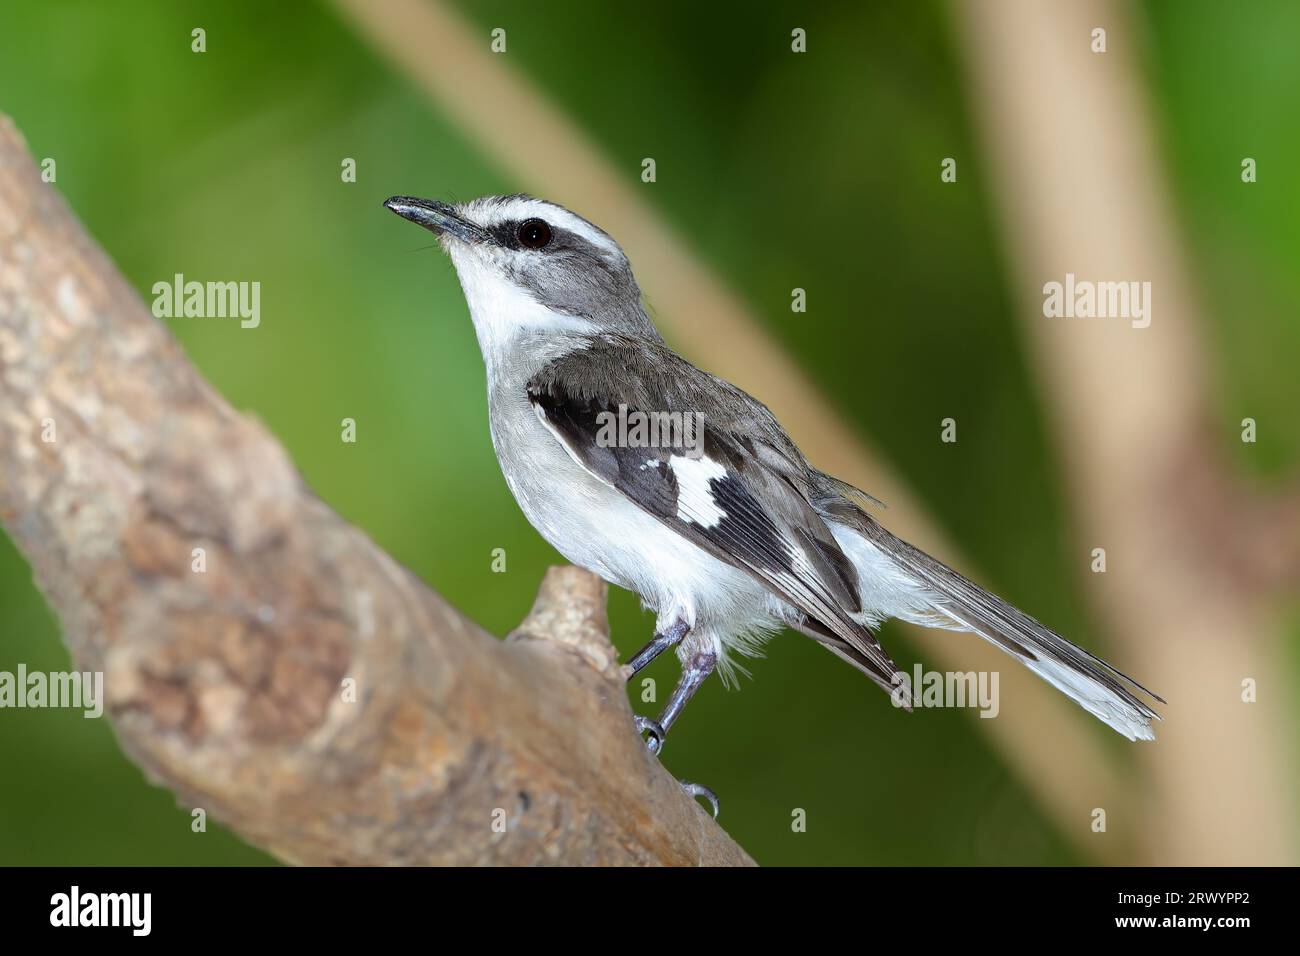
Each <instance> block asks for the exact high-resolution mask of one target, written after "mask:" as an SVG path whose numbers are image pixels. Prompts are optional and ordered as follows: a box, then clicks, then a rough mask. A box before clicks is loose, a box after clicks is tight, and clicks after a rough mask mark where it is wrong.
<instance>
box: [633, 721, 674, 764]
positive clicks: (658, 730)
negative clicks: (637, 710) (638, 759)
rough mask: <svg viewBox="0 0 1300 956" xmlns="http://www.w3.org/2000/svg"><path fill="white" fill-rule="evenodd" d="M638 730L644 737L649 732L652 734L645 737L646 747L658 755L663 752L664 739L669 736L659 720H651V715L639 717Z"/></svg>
mask: <svg viewBox="0 0 1300 956" xmlns="http://www.w3.org/2000/svg"><path fill="white" fill-rule="evenodd" d="M636 732H637V733H639V734H641V735H642V736H643V737H644V736H645V735H646V734H647V733H649V735H650V736H648V737H646V738H645V745H646V749H647V750H649V751H650V752H651V753H652V754H654V755H655V756H656V757H657V756H659V754H660V753H662V752H663V749H664V739H665V738H666V737H667V736H668V731H666V730H664V728H663V724H661V723H659V721H657V720H651V719H650V718H649V717H637V718H636Z"/></svg>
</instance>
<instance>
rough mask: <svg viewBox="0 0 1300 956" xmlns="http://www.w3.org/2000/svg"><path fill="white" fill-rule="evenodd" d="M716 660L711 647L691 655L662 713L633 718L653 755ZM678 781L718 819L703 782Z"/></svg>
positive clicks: (714, 796) (714, 799)
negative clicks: (711, 809)
mask: <svg viewBox="0 0 1300 956" xmlns="http://www.w3.org/2000/svg"><path fill="white" fill-rule="evenodd" d="M717 663H718V655H717V653H716V652H715V651H713V650H712V649H710V650H702V651H696V652H695V653H694V654H692V655H691V657H690V660H688V661H686V662H685V666H683V668H682V677H681V680H679V681H678V682H677V686H676V687H675V688H673V693H672V696H671V697H669V698H668V704H667V706H665V707H664V709H663V713H661V714H660V715H659V719H658V720H648V719H647V718H645V717H638V718H637V719H636V727H637V730H639V731H640V732H641V733H643V734H645V733H647V732H648V733H649V736H647V737H646V746H647V747H648V748H649V749H650V752H651V753H652V754H656V755H658V754H660V753H662V752H663V749H664V740H665V738H666V737H667V736H668V730H669V728H671V727H672V725H673V724H674V723H676V722H677V718H678V717H680V716H681V715H682V711H683V710H685V709H686V705H687V704H688V703H689V702H690V700H691V698H692V697H694V696H695V692H696V691H698V690H699V689H700V685H701V684H703V683H704V681H705V679H706V678H708V676H709V675H710V674H712V673H713V669H714V667H716V666H717ZM678 782H679V783H680V784H681V786H682V789H683V790H685V791H686V792H687V794H689V795H690V796H691V798H692V799H693V798H695V797H704V799H706V800H708V801H709V805H710V806H711V807H712V808H713V817H714V819H717V816H718V809H719V804H718V795H717V794H716V793H714V792H713V791H712V790H710V789H709V788H708V787H706V786H704V784H702V783H691V782H690V781H689V780H680V781H678Z"/></svg>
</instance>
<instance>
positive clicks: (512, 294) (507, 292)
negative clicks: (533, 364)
mask: <svg viewBox="0 0 1300 956" xmlns="http://www.w3.org/2000/svg"><path fill="white" fill-rule="evenodd" d="M450 253H451V261H452V264H453V265H455V267H456V274H457V276H458V277H459V278H460V287H461V288H462V289H463V290H464V292H465V301H466V302H467V303H468V304H469V314H470V318H471V319H473V321H474V332H475V334H476V335H477V336H478V345H479V349H480V351H482V353H483V361H484V363H485V364H486V365H487V367H488V375H489V377H491V376H492V373H493V372H494V371H495V370H496V369H498V368H500V365H501V363H502V362H503V361H504V360H505V358H506V356H507V355H509V353H510V351H511V349H512V347H513V346H514V345H515V344H516V341H517V339H518V338H519V337H520V336H522V335H528V334H533V335H535V334H537V333H539V332H557V333H559V332H570V333H572V332H578V333H582V332H591V331H593V330H594V329H595V326H594V325H593V324H592V323H591V322H589V321H587V320H586V319H581V318H578V317H577V316H573V315H564V314H563V313H560V312H553V311H552V310H550V309H548V308H547V307H546V306H544V305H542V304H541V303H540V302H538V301H537V300H536V299H535V298H533V297H532V296H531V295H530V294H529V293H528V292H527V291H526V290H524V289H521V288H520V287H519V286H517V285H515V284H514V283H513V282H511V281H510V280H509V279H507V278H505V277H504V276H502V275H501V273H500V271H499V270H498V269H496V268H494V267H493V265H492V264H491V263H490V262H487V261H484V259H483V258H482V256H481V255H480V254H479V253H477V252H475V251H474V250H470V249H467V248H466V247H465V246H463V245H461V244H459V243H456V244H453V245H452V247H451V249H450Z"/></svg>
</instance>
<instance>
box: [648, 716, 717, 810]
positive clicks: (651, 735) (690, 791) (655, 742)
mask: <svg viewBox="0 0 1300 956" xmlns="http://www.w3.org/2000/svg"><path fill="white" fill-rule="evenodd" d="M636 729H637V732H638V733H639V734H641V736H642V737H643V738H644V739H645V746H646V749H647V750H649V751H650V752H651V753H652V754H654V755H655V756H656V757H658V756H659V755H660V754H661V753H663V749H664V740H665V739H666V738H667V736H668V731H666V730H664V726H663V724H661V723H659V721H657V720H652V719H651V718H649V717H637V718H636ZM677 783H678V784H679V785H680V786H681V788H682V789H683V790H685V791H686V795H687V796H688V797H690V798H691V799H692V800H694V799H696V798H698V797H703V798H704V799H705V800H707V801H709V806H710V808H712V810H713V819H715V820H716V819H718V810H719V809H720V807H721V804H720V803H719V801H718V795H717V794H716V793H714V792H713V790H712V788H710V787H706V786H705V785H704V784H702V783H691V782H690V781H689V780H678V781H677Z"/></svg>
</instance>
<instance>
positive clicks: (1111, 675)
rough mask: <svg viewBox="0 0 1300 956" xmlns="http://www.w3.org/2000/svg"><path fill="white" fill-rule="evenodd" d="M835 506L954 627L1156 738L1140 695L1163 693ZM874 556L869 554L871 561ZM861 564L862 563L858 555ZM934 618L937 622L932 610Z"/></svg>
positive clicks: (837, 515)
mask: <svg viewBox="0 0 1300 956" xmlns="http://www.w3.org/2000/svg"><path fill="white" fill-rule="evenodd" d="M837 497H838V496H837ZM819 504H820V503H819ZM835 505H836V506H834V507H830V508H828V509H827V517H828V518H831V519H832V520H834V521H837V522H843V523H844V524H846V525H847V526H848V527H849V528H851V530H853V531H854V532H856V533H857V534H859V535H861V536H862V538H864V539H865V540H866V542H868V543H869V544H870V545H871V546H873V547H874V549H875V550H876V551H877V552H878V553H879V554H881V555H883V556H884V557H885V558H887V559H888V561H889V562H891V563H892V564H893V565H894V566H895V567H896V568H897V569H898V570H901V571H902V572H903V573H904V574H906V575H907V576H908V577H909V578H911V579H912V580H914V581H916V582H917V583H918V585H919V586H920V594H919V595H918V597H920V598H921V599H922V600H925V601H927V602H928V603H929V604H930V606H931V607H932V608H933V609H934V610H935V611H937V612H938V614H940V615H942V616H943V617H944V618H946V619H947V621H951V622H952V624H951V625H950V626H951V627H952V628H953V629H954V630H966V631H972V632H973V633H975V634H978V635H979V636H980V637H983V638H984V639H985V640H987V641H989V642H991V643H993V644H995V645H997V646H998V647H999V648H1001V649H1002V650H1004V651H1006V652H1007V653H1009V654H1011V655H1012V656H1014V657H1017V658H1019V659H1020V660H1021V662H1022V663H1024V664H1025V666H1026V667H1028V668H1029V669H1030V670H1032V671H1033V672H1034V673H1036V674H1038V676H1040V677H1042V678H1043V679H1044V680H1046V681H1047V682H1048V683H1050V684H1052V685H1053V686H1054V687H1056V688H1057V689H1058V690H1060V691H1061V692H1062V693H1064V694H1065V695H1066V696H1068V697H1070V698H1071V699H1072V700H1074V701H1075V702H1076V703H1078V704H1079V705H1080V706H1081V707H1083V708H1084V709H1085V710H1087V711H1088V712H1089V713H1091V714H1093V715H1094V716H1096V717H1097V718H1099V719H1100V720H1102V721H1103V722H1104V723H1106V724H1108V725H1109V726H1110V727H1113V728H1114V729H1115V730H1117V731H1119V732H1120V733H1121V734H1123V735H1124V736H1126V737H1128V738H1129V739H1130V740H1154V739H1155V732H1154V731H1153V730H1152V727H1151V721H1152V720H1160V719H1161V718H1160V715H1159V714H1157V713H1156V712H1155V710H1153V709H1152V707H1151V705H1149V704H1148V703H1147V702H1146V701H1144V700H1142V699H1141V698H1140V697H1139V696H1137V695H1138V694H1139V693H1140V694H1144V695H1146V696H1147V697H1150V698H1151V699H1153V700H1155V701H1158V702H1159V703H1162V704H1163V703H1165V701H1164V700H1163V699H1162V698H1161V697H1159V696H1158V695H1156V694H1154V693H1152V692H1151V691H1149V690H1147V689H1146V688H1145V687H1143V686H1142V685H1141V684H1139V683H1138V682H1137V681H1135V680H1133V678H1131V677H1129V676H1128V675H1127V674H1124V673H1122V672H1120V671H1119V670H1117V669H1116V668H1114V667H1113V666H1111V665H1110V664H1108V663H1106V662H1105V661H1103V660H1102V659H1101V658H1099V657H1097V656H1096V655H1094V654H1090V653H1089V652H1088V651H1086V650H1084V649H1083V648H1081V647H1079V646H1077V645H1076V644H1072V643H1071V642H1070V641H1067V640H1066V639H1065V638H1064V637H1062V636H1061V635H1060V634H1057V633H1056V632H1055V631H1053V630H1052V629H1051V628H1049V627H1046V626H1044V625H1043V624H1041V623H1039V622H1038V621H1036V620H1034V619H1033V618H1032V617H1030V616H1029V615H1028V614H1025V613H1024V612H1023V611H1021V610H1019V609H1018V608H1016V607H1014V606H1012V605H1010V604H1008V603H1007V602H1006V601H1004V600H1002V599H1001V598H1000V597H998V596H997V595H995V594H992V593H990V592H989V591H986V590H985V589H984V588H982V587H980V586H979V585H978V584H975V583H974V582H973V581H971V580H970V579H968V578H966V577H964V576H963V575H961V574H959V573H958V572H956V571H954V570H953V569H952V568H950V567H948V566H947V565H945V564H943V563H941V562H940V561H937V560H935V559H934V558H932V557H930V555H928V554H926V553H925V552H924V551H921V550H920V549H919V548H915V547H913V546H912V545H910V544H908V543H907V542H906V541H904V540H902V539H901V538H898V537H896V536H895V535H893V534H891V533H890V532H889V531H888V530H886V529H885V528H884V527H882V526H881V525H880V524H879V523H878V522H876V521H875V520H874V519H873V518H871V516H870V515H867V514H866V513H865V512H863V511H862V510H861V509H860V508H858V507H857V506H855V505H854V504H852V503H851V502H848V501H845V500H844V499H843V498H840V499H839V501H838V502H836V503H835ZM877 560H878V559H875V560H872V564H873V565H874V564H876V561H877ZM859 563H860V564H861V563H862V562H861V561H860V560H859ZM859 570H860V572H863V573H870V572H876V573H879V567H871V568H861V567H860V568H859ZM891 616H905V615H891ZM930 620H931V621H933V617H931V619H930ZM927 623H928V622H927ZM942 624H946V621H945V622H941V626H942Z"/></svg>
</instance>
